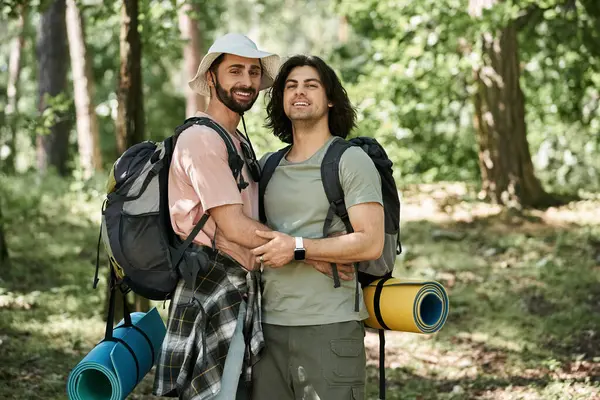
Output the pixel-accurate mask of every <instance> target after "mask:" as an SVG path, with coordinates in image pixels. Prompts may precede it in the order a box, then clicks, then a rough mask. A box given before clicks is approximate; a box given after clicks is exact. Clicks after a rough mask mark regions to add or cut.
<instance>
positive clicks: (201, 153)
mask: <svg viewBox="0 0 600 400" xmlns="http://www.w3.org/2000/svg"><path fill="white" fill-rule="evenodd" d="M177 147H178V149H177V150H178V152H177V153H178V154H177V156H178V157H179V158H180V160H179V161H180V164H181V166H182V168H183V169H184V170H185V173H186V175H187V176H188V177H189V179H190V184H191V186H192V187H193V189H194V192H195V193H196V194H197V195H198V198H199V199H200V203H201V204H202V208H203V209H204V211H207V210H210V209H211V208H215V207H219V206H224V205H228V204H243V201H242V196H241V194H240V191H239V190H238V186H237V183H236V181H235V178H234V177H233V173H232V172H231V168H229V162H228V159H227V147H226V145H225V143H224V142H223V139H222V138H221V137H220V136H219V134H218V133H217V132H215V131H213V130H212V129H210V128H207V127H199V126H193V127H190V128H188V129H186V130H185V131H184V132H183V133H181V135H180V136H179V138H178V139H177Z"/></svg>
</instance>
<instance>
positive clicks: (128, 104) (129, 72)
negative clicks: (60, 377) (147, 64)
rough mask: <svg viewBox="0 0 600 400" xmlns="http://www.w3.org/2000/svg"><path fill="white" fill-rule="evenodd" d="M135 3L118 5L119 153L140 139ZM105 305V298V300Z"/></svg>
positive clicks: (144, 303)
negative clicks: (119, 20)
mask: <svg viewBox="0 0 600 400" xmlns="http://www.w3.org/2000/svg"><path fill="white" fill-rule="evenodd" d="M138 13H139V3H138V0H123V4H122V6H121V38H120V49H121V67H120V70H119V87H118V90H117V101H118V106H117V107H118V108H117V121H116V124H117V125H116V128H117V151H118V152H119V155H121V154H123V152H124V151H125V150H127V149H128V148H129V147H131V146H132V145H134V144H136V143H139V142H141V141H143V140H144V103H143V97H142V42H141V38H140V32H139V30H138ZM116 294H117V296H116V298H115V322H116V321H118V320H120V319H121V318H122V315H123V301H122V299H121V296H122V294H121V292H120V291H117V293H116ZM134 298H135V299H134V310H135V311H148V310H149V309H150V301H149V300H148V299H145V298H143V297H141V296H138V295H135V296H134ZM106 300H107V302H108V296H107V298H106Z"/></svg>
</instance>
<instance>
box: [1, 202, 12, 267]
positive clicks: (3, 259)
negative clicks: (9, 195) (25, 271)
mask: <svg viewBox="0 0 600 400" xmlns="http://www.w3.org/2000/svg"><path fill="white" fill-rule="evenodd" d="M9 261H10V260H9V257H8V247H7V246H6V238H5V236H4V220H3V219H2V202H0V267H2V268H5V267H6V266H8V265H9Z"/></svg>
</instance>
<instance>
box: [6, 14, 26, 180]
mask: <svg viewBox="0 0 600 400" xmlns="http://www.w3.org/2000/svg"><path fill="white" fill-rule="evenodd" d="M19 8H20V10H19V17H18V19H17V27H16V30H17V31H18V36H17V37H15V39H14V40H13V42H12V43H11V48H10V58H9V61H8V84H7V88H6V98H7V104H6V108H5V110H4V112H5V114H6V118H7V123H8V127H9V130H10V141H9V143H8V147H9V149H10V153H9V155H8V157H7V158H6V170H7V171H9V172H12V171H15V170H16V165H15V162H16V154H17V147H18V146H17V129H18V128H17V120H18V117H19V112H18V108H17V107H18V105H17V103H18V101H19V76H20V74H21V53H22V51H23V45H24V43H25V24H26V21H27V5H26V4H24V5H22V6H20V7H19Z"/></svg>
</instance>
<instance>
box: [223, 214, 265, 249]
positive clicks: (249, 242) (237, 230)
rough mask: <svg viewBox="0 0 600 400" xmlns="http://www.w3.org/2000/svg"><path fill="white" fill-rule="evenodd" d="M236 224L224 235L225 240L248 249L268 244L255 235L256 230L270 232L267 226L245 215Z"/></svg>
mask: <svg viewBox="0 0 600 400" xmlns="http://www.w3.org/2000/svg"><path fill="white" fill-rule="evenodd" d="M236 222H237V223H236V226H235V227H231V228H230V229H229V232H227V234H225V237H226V238H227V240H230V241H232V242H233V243H235V244H238V245H240V246H243V247H246V248H249V249H253V248H256V247H258V246H262V245H263V244H265V243H268V240H267V239H263V238H261V237H259V236H257V235H256V231H257V230H259V231H270V230H271V228H269V227H268V226H266V225H263V224H261V223H260V222H258V221H256V220H254V219H252V218H248V217H246V216H245V215H244V216H242V217H240V218H239V219H238V220H237V221H236Z"/></svg>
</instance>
